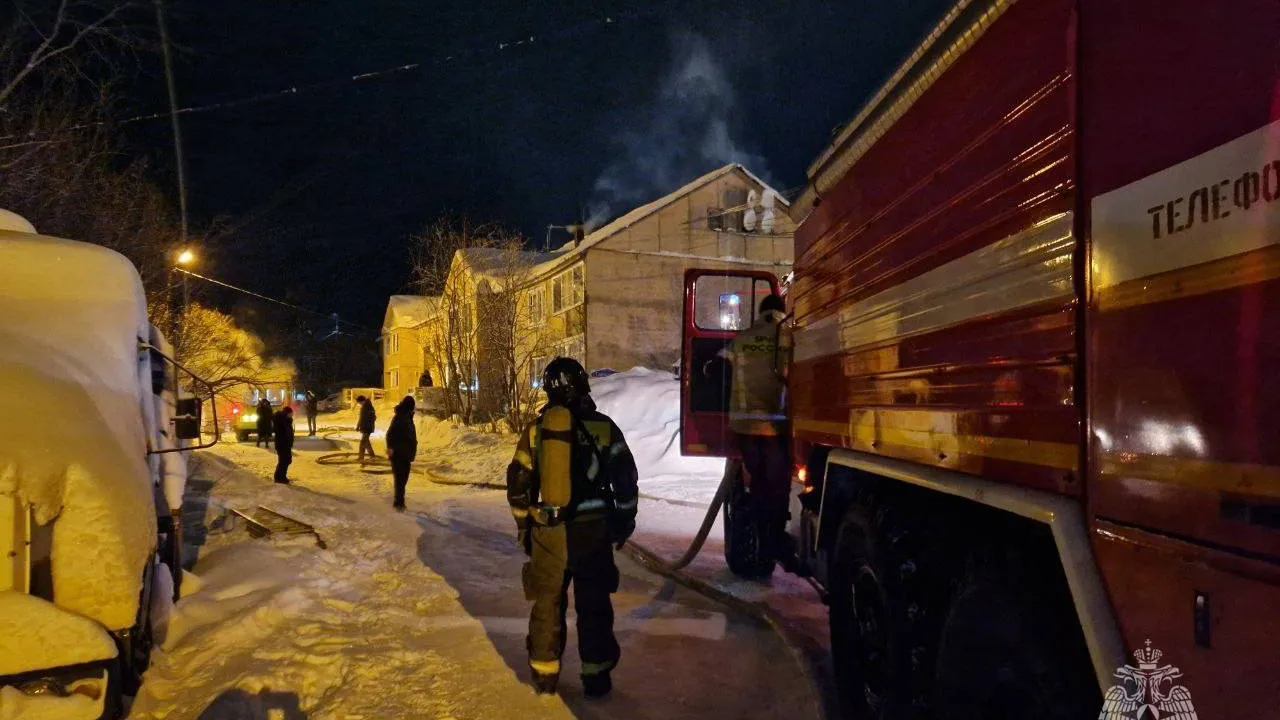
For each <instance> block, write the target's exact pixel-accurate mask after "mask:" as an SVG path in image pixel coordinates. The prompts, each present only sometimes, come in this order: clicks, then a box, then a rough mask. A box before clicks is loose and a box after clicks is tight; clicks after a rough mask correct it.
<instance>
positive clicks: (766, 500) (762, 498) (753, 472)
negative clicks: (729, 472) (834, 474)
mask: <svg viewBox="0 0 1280 720" xmlns="http://www.w3.org/2000/svg"><path fill="white" fill-rule="evenodd" d="M738 449H739V450H740V451H741V452H742V464H743V465H744V466H746V468H747V475H748V476H749V479H750V482H751V496H752V502H753V505H752V510H753V513H754V515H755V518H756V522H757V523H759V525H760V527H761V528H762V530H763V534H764V536H765V537H766V538H767V539H768V540H767V543H768V546H769V548H770V550H771V551H773V552H774V553H776V555H775V557H781V553H784V552H785V551H786V550H785V549H786V548H787V547H788V546H789V543H788V540H787V510H788V503H789V502H790V500H791V475H790V469H791V468H790V464H789V463H790V457H791V450H790V447H789V446H788V442H787V436H785V435H745V434H742V433H738Z"/></svg>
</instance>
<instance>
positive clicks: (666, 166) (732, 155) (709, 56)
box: [586, 32, 765, 230]
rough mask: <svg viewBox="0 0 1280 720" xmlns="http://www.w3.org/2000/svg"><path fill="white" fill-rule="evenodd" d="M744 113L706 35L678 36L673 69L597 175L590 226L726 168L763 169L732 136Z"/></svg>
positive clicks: (623, 130) (628, 125) (635, 115)
mask: <svg viewBox="0 0 1280 720" xmlns="http://www.w3.org/2000/svg"><path fill="white" fill-rule="evenodd" d="M740 112H742V111H741V110H740V109H739V106H738V98H737V92H736V90H735V88H734V87H733V84H732V83H731V82H730V80H729V78H728V77H727V75H726V73H725V70H724V67H723V66H722V65H721V63H720V62H718V61H717V59H716V57H715V56H714V55H713V53H712V51H711V48H710V46H709V44H708V43H707V40H706V38H704V37H703V36H701V35H698V34H695V33H690V32H681V33H675V34H673V35H672V38H671V64H670V67H669V69H668V71H667V74H666V77H665V78H664V79H663V81H662V83H661V84H660V85H659V87H658V91H657V94H656V95H655V97H654V99H653V101H652V102H651V103H650V105H649V107H647V108H645V109H643V110H641V111H639V112H636V113H632V114H631V115H630V116H629V118H630V119H631V120H632V122H630V123H626V124H624V126H623V127H622V128H620V131H619V132H618V134H617V136H616V138H615V142H616V144H617V146H618V148H619V152H618V153H617V154H616V156H615V158H614V160H613V162H611V163H610V164H609V165H608V166H607V167H606V168H605V170H604V171H603V172H602V173H601V174H600V176H599V177H598V178H596V181H595V185H594V187H593V188H592V194H591V201H590V202H589V203H588V205H587V212H588V218H587V220H586V226H587V229H588V230H591V229H594V228H596V227H599V226H600V225H602V224H604V223H605V222H606V221H608V220H609V219H610V218H611V217H613V216H615V215H617V214H619V213H622V212H626V211H627V210H629V209H630V208H632V207H635V206H637V205H641V204H644V203H646V202H649V201H651V200H654V199H656V198H658V197H661V196H662V195H665V194H667V193H669V192H671V191H672V190H674V189H675V188H678V187H680V186H681V185H683V184H685V183H687V182H689V181H690V180H693V179H694V178H696V177H698V176H699V175H702V174H704V173H706V172H708V171H710V170H713V169H715V168H717V167H720V166H722V165H725V164H728V163H741V164H742V165H745V166H747V167H748V168H750V169H751V170H752V172H755V173H756V174H761V173H763V172H765V170H764V159H763V158H762V157H760V156H759V155H755V154H753V153H751V152H749V151H747V150H745V149H743V147H742V146H741V145H740V144H739V143H738V142H737V140H736V139H735V138H734V136H733V130H734V123H733V121H734V119H735V113H740Z"/></svg>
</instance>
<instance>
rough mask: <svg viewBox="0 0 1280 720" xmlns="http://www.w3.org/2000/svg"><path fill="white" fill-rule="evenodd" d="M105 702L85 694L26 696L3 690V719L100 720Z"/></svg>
mask: <svg viewBox="0 0 1280 720" xmlns="http://www.w3.org/2000/svg"><path fill="white" fill-rule="evenodd" d="M101 714H102V701H101V700H92V699H90V698H88V697H85V696H84V695H79V694H74V693H73V694H71V695H70V696H68V697H57V696H54V695H23V694H22V693H21V692H19V691H18V690H17V689H16V688H12V687H9V686H7V685H6V686H5V687H2V688H0V720H97V718H98V717H99V716H100V715H101Z"/></svg>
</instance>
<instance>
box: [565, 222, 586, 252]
mask: <svg viewBox="0 0 1280 720" xmlns="http://www.w3.org/2000/svg"><path fill="white" fill-rule="evenodd" d="M565 230H568V231H569V232H570V233H572V234H573V246H574V247H578V246H579V245H580V244H582V240H583V238H584V237H586V235H585V234H584V233H583V231H582V226H581V225H570V226H568V227H566V228H565Z"/></svg>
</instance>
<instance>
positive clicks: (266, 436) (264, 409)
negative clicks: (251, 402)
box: [254, 395, 272, 450]
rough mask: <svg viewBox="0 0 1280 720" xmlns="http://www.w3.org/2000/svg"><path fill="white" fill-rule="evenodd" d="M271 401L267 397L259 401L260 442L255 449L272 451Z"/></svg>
mask: <svg viewBox="0 0 1280 720" xmlns="http://www.w3.org/2000/svg"><path fill="white" fill-rule="evenodd" d="M271 414H272V410H271V401H270V400H268V399H267V396H266V395H263V396H262V399H261V400H259V401H258V440H257V442H255V443H254V446H255V447H265V448H267V449H268V450H270V449H271Z"/></svg>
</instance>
